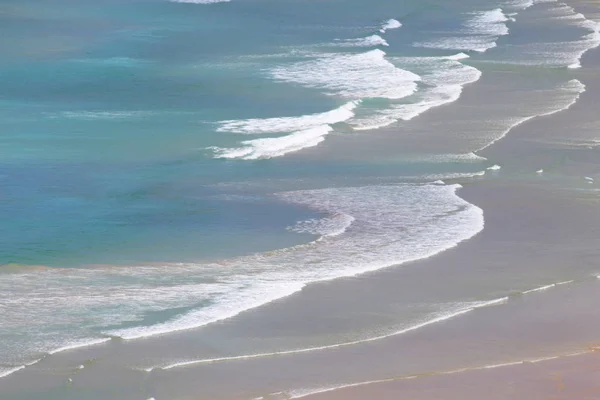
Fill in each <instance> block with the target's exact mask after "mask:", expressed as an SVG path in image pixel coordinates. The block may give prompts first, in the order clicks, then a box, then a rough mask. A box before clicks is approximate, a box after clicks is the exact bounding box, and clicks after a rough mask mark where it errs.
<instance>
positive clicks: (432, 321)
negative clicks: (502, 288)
mask: <svg viewBox="0 0 600 400" xmlns="http://www.w3.org/2000/svg"><path fill="white" fill-rule="evenodd" d="M508 299H509V298H508V297H503V298H500V299H495V300H490V301H484V302H478V303H475V304H473V305H471V306H470V307H467V308H464V309H461V310H458V311H455V312H452V313H448V314H443V315H441V316H438V317H435V318H433V319H430V320H427V321H424V322H422V323H419V324H416V325H413V326H411V327H408V328H405V329H402V330H399V331H396V332H392V333H389V334H385V335H379V336H374V337H370V338H366V339H359V340H353V341H349V342H343V343H336V344H331V345H325V346H317V347H308V348H305V349H295V350H285V351H275V352H270V353H258V354H248V355H242V356H230V357H218V358H204V359H200V360H192V361H183V362H178V363H173V364H169V365H165V366H161V367H152V368H149V369H147V371H152V370H154V369H163V370H166V369H172V368H179V367H186V366H190V365H195V364H204V363H214V362H222V361H235V360H247V359H252V358H262V357H272V356H281V355H290V354H301V353H308V352H313V351H319V350H329V349H336V348H340V347H346V346H353V345H357V344H363V343H369V342H374V341H377V340H381V339H386V338H389V337H392V336H398V335H402V334H405V333H408V332H412V331H415V330H417V329H421V328H423V327H426V326H428V325H433V324H436V323H438V322H442V321H446V320H449V319H451V318H454V317H458V316H460V315H463V314H466V313H468V312H471V311H474V310H476V309H478V308H483V307H489V306H493V305H498V304H503V303H506V302H507V301H508Z"/></svg>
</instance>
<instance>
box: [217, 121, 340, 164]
mask: <svg viewBox="0 0 600 400" xmlns="http://www.w3.org/2000/svg"><path fill="white" fill-rule="evenodd" d="M332 130H333V128H331V127H330V126H329V125H322V126H317V127H314V128H309V129H305V130H302V131H298V132H293V133H291V134H289V135H286V136H281V137H276V138H264V139H253V140H245V141H243V142H241V144H242V145H243V147H237V148H220V147H210V148H209V149H210V150H212V151H213V152H214V156H215V158H239V159H242V160H258V159H265V158H273V157H281V156H283V155H285V154H288V153H292V152H295V151H298V150H302V149H306V148H308V147H314V146H316V145H318V144H319V143H321V142H322V141H323V140H325V138H324V137H325V135H327V134H329V133H330V132H331V131H332Z"/></svg>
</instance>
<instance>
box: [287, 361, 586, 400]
mask: <svg viewBox="0 0 600 400" xmlns="http://www.w3.org/2000/svg"><path fill="white" fill-rule="evenodd" d="M589 353H590V351H579V352H575V353H570V354H564V355H559V356H549V357H541V358H536V359H530V360H519V361H512V362H505V363H500V364H491V365H484V366H480V367H469V368H459V369H455V370H451V371H444V372H437V373H433V374H431V373H430V374H427V376H432V375H453V374H458V373H461V372H467V371H480V370H487V369H496V368H503V367H512V366H516V365H523V364H526V363H532V364H536V363H540V362H544V361H551V360H556V359H559V358H563V357H575V356H579V355H583V354H589ZM422 376H424V375H410V376H402V377H397V378H387V379H378V380H372V381H363V382H356V383H346V384H341V385H335V386H328V387H319V388H310V389H296V390H291V391H289V397H287V398H290V399H300V398H304V397H308V396H312V395H315V394H320V393H328V392H332V391H335V390H339V389H346V388H351V387H358V386H367V385H372V384H376V383H385V382H394V381H403V380H409V379H417V378H420V377H422ZM280 393H283V392H280Z"/></svg>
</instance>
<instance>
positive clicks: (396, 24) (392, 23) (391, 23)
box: [379, 19, 402, 33]
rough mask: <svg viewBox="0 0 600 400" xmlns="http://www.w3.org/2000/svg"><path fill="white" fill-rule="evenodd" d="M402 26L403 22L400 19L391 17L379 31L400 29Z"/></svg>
mask: <svg viewBox="0 0 600 400" xmlns="http://www.w3.org/2000/svg"><path fill="white" fill-rule="evenodd" d="M401 27H402V23H401V22H400V21H398V20H397V19H389V20H387V21H386V22H385V23H384V24H383V25H382V26H381V29H379V32H381V33H385V32H386V31H389V30H390V29H398V28H401Z"/></svg>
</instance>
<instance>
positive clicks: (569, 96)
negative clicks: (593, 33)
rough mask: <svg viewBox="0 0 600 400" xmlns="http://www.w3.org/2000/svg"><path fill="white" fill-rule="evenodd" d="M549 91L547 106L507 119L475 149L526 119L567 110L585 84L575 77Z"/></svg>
mask: <svg viewBox="0 0 600 400" xmlns="http://www.w3.org/2000/svg"><path fill="white" fill-rule="evenodd" d="M550 92H555V93H550V94H549V96H548V97H549V98H553V101H552V103H551V104H550V105H549V106H547V108H546V109H545V110H540V112H539V113H538V114H534V115H528V116H523V117H516V118H515V119H514V120H511V121H507V123H506V125H507V127H506V128H505V129H503V130H501V131H499V132H498V133H497V134H496V136H495V137H493V138H492V139H491V140H490V141H489V142H488V143H487V144H486V145H485V146H483V147H481V148H480V149H478V150H476V151H481V150H483V149H485V148H487V147H489V146H491V145H492V144H494V143H496V142H497V141H498V140H500V139H502V138H504V137H505V136H506V135H507V134H508V133H509V132H510V131H511V130H513V129H514V128H516V127H517V126H519V125H521V124H524V123H525V122H527V121H530V120H532V119H534V118H539V117H546V116H549V115H552V114H556V113H559V112H561V111H565V110H568V109H569V108H571V107H572V106H573V105H574V104H575V103H577V100H579V97H580V96H581V94H582V93H584V92H585V85H584V84H583V83H581V82H580V81H579V80H577V79H572V80H570V81H568V82H566V83H564V84H562V85H559V86H558V87H556V88H555V89H553V90H551V91H550Z"/></svg>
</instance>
